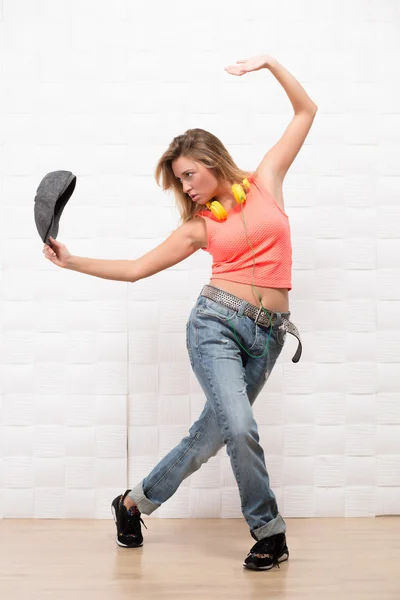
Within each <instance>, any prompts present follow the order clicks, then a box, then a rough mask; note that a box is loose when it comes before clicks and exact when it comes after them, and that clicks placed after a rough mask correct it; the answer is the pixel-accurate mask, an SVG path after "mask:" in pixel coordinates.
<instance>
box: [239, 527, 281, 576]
mask: <svg viewBox="0 0 400 600" xmlns="http://www.w3.org/2000/svg"><path fill="white" fill-rule="evenodd" d="M288 558H289V550H288V547H287V545H286V536H285V534H284V533H277V534H276V535H272V536H271V537H267V538H264V539H263V540H260V541H259V542H257V543H256V544H254V546H253V547H252V549H251V550H250V552H249V553H248V555H247V557H246V558H245V560H244V563H243V566H244V567H246V569H253V571H267V570H268V569H272V567H274V566H275V565H276V566H278V567H279V563H281V562H283V561H284V560H287V559H288Z"/></svg>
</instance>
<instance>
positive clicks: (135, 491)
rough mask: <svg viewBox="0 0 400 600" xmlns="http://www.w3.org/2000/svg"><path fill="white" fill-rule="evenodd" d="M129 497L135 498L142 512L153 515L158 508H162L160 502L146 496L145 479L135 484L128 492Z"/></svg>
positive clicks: (134, 500)
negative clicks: (156, 502) (157, 502)
mask: <svg viewBox="0 0 400 600" xmlns="http://www.w3.org/2000/svg"><path fill="white" fill-rule="evenodd" d="M128 496H129V498H130V499H131V500H133V502H134V503H135V504H136V506H137V507H138V509H139V510H140V512H141V513H143V514H145V515H151V513H152V512H154V511H155V510H156V509H157V508H160V506H161V505H160V504H155V503H154V502H152V501H151V500H149V499H148V498H146V496H145V494H144V491H143V480H142V481H141V482H140V483H138V484H137V485H135V487H134V488H132V490H131V491H130V492H129V494H128Z"/></svg>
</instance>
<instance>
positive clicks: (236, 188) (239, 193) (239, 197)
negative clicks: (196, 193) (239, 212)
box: [206, 178, 250, 221]
mask: <svg viewBox="0 0 400 600" xmlns="http://www.w3.org/2000/svg"><path fill="white" fill-rule="evenodd" d="M242 183H243V185H241V184H240V183H234V184H233V186H232V192H233V195H234V196H235V200H236V202H237V203H238V204H244V203H245V202H246V192H245V191H244V189H243V186H244V187H245V188H246V190H248V189H249V188H250V183H249V180H248V179H247V178H246V179H243V181H242ZM206 206H207V208H209V209H210V210H211V212H212V214H213V215H214V217H216V218H217V219H218V221H225V219H226V218H227V216H228V213H227V212H226V210H225V208H224V207H223V206H222V204H221V203H220V202H218V200H210V201H209V202H206Z"/></svg>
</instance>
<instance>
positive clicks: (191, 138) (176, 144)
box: [155, 129, 253, 224]
mask: <svg viewBox="0 0 400 600" xmlns="http://www.w3.org/2000/svg"><path fill="white" fill-rule="evenodd" d="M180 156H185V157H187V158H191V159H193V160H195V161H197V162H200V163H202V164H203V165H204V166H205V167H207V168H208V169H212V170H213V173H214V175H215V177H216V178H217V180H218V181H223V180H225V181H227V182H228V183H230V184H234V183H241V182H242V180H243V179H244V178H245V177H249V176H250V175H252V174H253V173H251V172H249V171H242V169H239V167H238V166H237V165H236V163H235V162H234V160H233V158H232V156H231V155H230V154H229V152H228V150H227V149H226V148H225V146H224V145H223V143H222V142H221V140H219V139H218V138H217V137H216V136H215V135H213V134H212V133H210V132H209V131H205V130H204V129H188V130H187V131H185V133H184V134H182V135H178V136H177V137H174V139H173V140H172V142H171V143H170V145H169V147H168V149H167V150H166V151H165V152H164V154H163V155H162V156H161V158H160V160H159V161H158V163H157V166H156V169H155V179H156V181H157V183H158V185H159V186H160V187H162V189H163V190H172V191H173V192H174V194H175V200H176V203H177V206H178V210H179V213H180V216H181V221H182V224H183V223H186V222H187V221H190V220H191V219H193V217H194V216H195V215H196V214H197V213H198V212H200V211H201V210H204V209H206V207H205V206H203V205H199V204H196V202H193V201H192V200H191V199H190V198H188V196H187V194H185V193H184V192H183V189H182V184H181V183H180V181H179V180H178V179H177V178H176V177H175V175H174V172H173V170H172V162H173V161H174V160H176V159H177V158H179V157H180Z"/></svg>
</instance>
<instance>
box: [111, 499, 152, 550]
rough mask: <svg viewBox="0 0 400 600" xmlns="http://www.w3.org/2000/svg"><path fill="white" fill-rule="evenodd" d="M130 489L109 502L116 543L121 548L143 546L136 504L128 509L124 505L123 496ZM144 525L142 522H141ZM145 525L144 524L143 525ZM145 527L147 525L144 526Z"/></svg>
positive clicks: (139, 513)
mask: <svg viewBox="0 0 400 600" xmlns="http://www.w3.org/2000/svg"><path fill="white" fill-rule="evenodd" d="M130 491H131V490H126V492H125V494H124V495H123V496H117V497H116V498H114V500H113V501H112V503H111V512H112V515H113V517H114V521H115V525H116V527H117V539H116V541H117V544H118V546H122V547H123V548H138V547H139V546H143V536H142V528H141V526H140V523H143V521H142V519H141V517H140V515H141V514H142V513H141V512H140V510H139V509H138V507H137V506H132V507H131V508H130V509H129V510H128V509H127V508H126V506H124V500H125V497H126V496H127V495H128V494H129V492H130ZM143 525H144V523H143ZM144 526H145V527H146V525H144ZM146 529H147V527H146Z"/></svg>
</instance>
